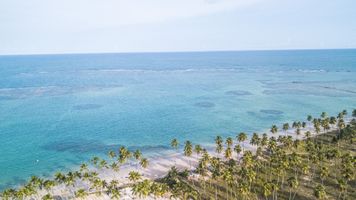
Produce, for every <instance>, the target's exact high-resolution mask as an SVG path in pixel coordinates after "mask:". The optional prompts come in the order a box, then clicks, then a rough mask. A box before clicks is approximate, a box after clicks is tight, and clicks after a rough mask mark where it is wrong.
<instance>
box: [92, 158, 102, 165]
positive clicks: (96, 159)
mask: <svg viewBox="0 0 356 200" xmlns="http://www.w3.org/2000/svg"><path fill="white" fill-rule="evenodd" d="M99 161H100V158H99V157H98V156H94V157H93V158H92V159H91V163H92V164H93V165H94V166H96V165H97V164H98V162H99Z"/></svg>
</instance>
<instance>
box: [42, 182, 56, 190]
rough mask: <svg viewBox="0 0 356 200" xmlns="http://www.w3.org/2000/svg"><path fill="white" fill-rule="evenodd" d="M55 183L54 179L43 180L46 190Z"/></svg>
mask: <svg viewBox="0 0 356 200" xmlns="http://www.w3.org/2000/svg"><path fill="white" fill-rule="evenodd" d="M55 185H56V183H55V182H54V181H52V180H45V181H44V182H43V187H44V188H45V190H47V191H49V190H51V189H52V188H53V187H54V186H55Z"/></svg>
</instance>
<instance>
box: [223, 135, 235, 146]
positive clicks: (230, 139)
mask: <svg viewBox="0 0 356 200" xmlns="http://www.w3.org/2000/svg"><path fill="white" fill-rule="evenodd" d="M225 143H226V144H227V146H228V147H231V146H232V144H233V143H234V142H233V140H232V138H231V137H228V138H226V142H225Z"/></svg>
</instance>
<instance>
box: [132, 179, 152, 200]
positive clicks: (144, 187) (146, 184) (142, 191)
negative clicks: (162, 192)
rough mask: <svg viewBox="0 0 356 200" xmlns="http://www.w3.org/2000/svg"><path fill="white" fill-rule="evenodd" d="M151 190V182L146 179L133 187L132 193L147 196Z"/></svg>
mask: <svg viewBox="0 0 356 200" xmlns="http://www.w3.org/2000/svg"><path fill="white" fill-rule="evenodd" d="M150 192H151V182H150V181H149V180H147V179H145V180H144V181H142V182H139V183H137V184H135V185H134V186H133V187H132V193H133V194H134V195H136V196H139V197H140V198H142V197H147V196H148V195H149V194H150Z"/></svg>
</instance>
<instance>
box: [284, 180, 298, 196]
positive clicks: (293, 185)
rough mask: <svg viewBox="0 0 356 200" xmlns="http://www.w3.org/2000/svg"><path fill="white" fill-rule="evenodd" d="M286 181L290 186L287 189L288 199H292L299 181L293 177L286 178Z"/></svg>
mask: <svg viewBox="0 0 356 200" xmlns="http://www.w3.org/2000/svg"><path fill="white" fill-rule="evenodd" d="M287 182H288V186H289V188H290V189H289V200H292V199H294V197H295V195H296V193H297V191H296V189H297V188H298V186H299V182H298V180H297V179H296V178H295V177H290V178H288V180H287ZM292 190H295V191H294V195H293V197H292Z"/></svg>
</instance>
